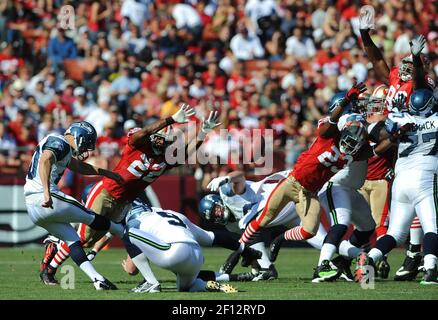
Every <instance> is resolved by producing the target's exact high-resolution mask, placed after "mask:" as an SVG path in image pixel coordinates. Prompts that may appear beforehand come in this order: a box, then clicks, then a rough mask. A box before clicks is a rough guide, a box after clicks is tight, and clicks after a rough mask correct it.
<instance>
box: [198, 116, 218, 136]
mask: <svg viewBox="0 0 438 320" xmlns="http://www.w3.org/2000/svg"><path fill="white" fill-rule="evenodd" d="M218 118H219V113H218V112H217V111H211V112H210V115H209V116H208V119H207V120H205V119H203V121H202V127H201V130H202V131H203V132H204V133H205V134H207V133H209V132H211V131H212V130H213V129H214V128H216V127H218V126H220V125H221V123H220V122H218Z"/></svg>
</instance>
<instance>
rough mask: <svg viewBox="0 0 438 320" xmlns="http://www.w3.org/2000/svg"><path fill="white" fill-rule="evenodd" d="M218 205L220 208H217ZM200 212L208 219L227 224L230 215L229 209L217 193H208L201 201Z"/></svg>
mask: <svg viewBox="0 0 438 320" xmlns="http://www.w3.org/2000/svg"><path fill="white" fill-rule="evenodd" d="M216 207H218V208H216ZM199 214H200V215H201V216H202V217H203V218H204V219H205V220H207V221H210V222H214V223H218V224H222V225H226V224H227V222H228V219H229V217H230V213H229V211H228V209H227V208H226V207H225V206H224V203H223V202H222V199H221V197H220V196H219V195H217V194H214V193H212V194H208V195H206V196H205V197H204V198H202V199H201V201H200V202H199Z"/></svg>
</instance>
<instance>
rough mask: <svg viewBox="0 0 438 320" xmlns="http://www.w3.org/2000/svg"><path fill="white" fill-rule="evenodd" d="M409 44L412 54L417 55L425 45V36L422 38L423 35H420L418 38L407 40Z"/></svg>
mask: <svg viewBox="0 0 438 320" xmlns="http://www.w3.org/2000/svg"><path fill="white" fill-rule="evenodd" d="M409 45H410V46H411V53H412V55H414V56H418V55H419V54H420V53H421V51H423V49H424V46H425V45H426V38H424V36H423V35H420V36H419V37H418V39H414V40H412V41H409Z"/></svg>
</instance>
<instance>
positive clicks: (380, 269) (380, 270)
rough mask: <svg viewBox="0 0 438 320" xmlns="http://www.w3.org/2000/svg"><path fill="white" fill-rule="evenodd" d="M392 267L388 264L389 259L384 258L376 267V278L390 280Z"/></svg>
mask: <svg viewBox="0 0 438 320" xmlns="http://www.w3.org/2000/svg"><path fill="white" fill-rule="evenodd" d="M390 270H391V266H390V265H389V263H388V258H387V257H386V256H383V257H382V259H381V260H380V261H379V262H378V263H377V265H376V276H377V277H379V278H380V279H388V277H389V271H390Z"/></svg>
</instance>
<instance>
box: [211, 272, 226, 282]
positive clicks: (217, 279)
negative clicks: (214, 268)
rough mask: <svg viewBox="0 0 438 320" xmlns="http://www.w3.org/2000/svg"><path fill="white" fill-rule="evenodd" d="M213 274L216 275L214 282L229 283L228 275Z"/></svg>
mask: <svg viewBox="0 0 438 320" xmlns="http://www.w3.org/2000/svg"><path fill="white" fill-rule="evenodd" d="M215 274H216V281H225V282H228V281H230V275H229V274H227V273H218V272H215Z"/></svg>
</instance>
